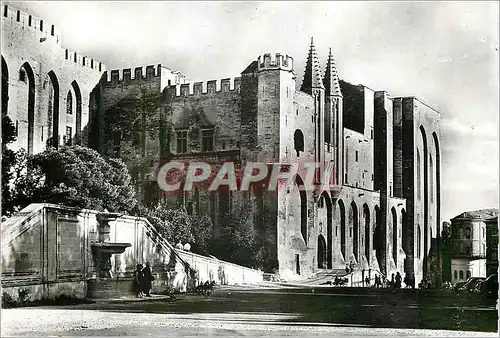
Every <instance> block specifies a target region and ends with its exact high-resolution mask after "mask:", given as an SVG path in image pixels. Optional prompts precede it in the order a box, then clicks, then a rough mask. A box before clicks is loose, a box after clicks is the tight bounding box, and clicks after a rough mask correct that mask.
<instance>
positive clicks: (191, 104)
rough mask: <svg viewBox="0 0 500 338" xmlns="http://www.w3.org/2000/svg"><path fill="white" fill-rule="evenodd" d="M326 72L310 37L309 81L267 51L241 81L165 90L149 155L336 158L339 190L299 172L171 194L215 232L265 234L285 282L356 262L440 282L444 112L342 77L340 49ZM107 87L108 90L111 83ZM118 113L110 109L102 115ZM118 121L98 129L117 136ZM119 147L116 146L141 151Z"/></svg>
mask: <svg viewBox="0 0 500 338" xmlns="http://www.w3.org/2000/svg"><path fill="white" fill-rule="evenodd" d="M321 68H322V67H321V66H320V64H319V61H318V56H317V53H316V50H315V47H314V45H313V44H312V43H311V46H310V51H309V56H308V60H307V64H306V69H305V72H304V79H303V82H302V83H301V84H300V85H298V84H297V83H296V73H295V69H294V61H293V58H292V57H290V56H288V55H282V54H276V55H271V54H264V55H261V56H259V57H258V59H257V60H254V61H252V62H251V63H250V64H249V65H248V66H247V67H246V68H245V69H244V70H243V71H242V73H241V76H240V77H236V78H234V79H222V80H220V81H214V80H212V81H207V82H195V83H185V84H181V85H177V86H170V87H168V86H167V87H166V88H165V89H164V90H163V92H162V93H161V94H162V97H161V100H160V103H159V106H160V110H159V112H158V115H159V116H161V117H160V120H161V122H160V123H159V124H157V127H158V133H156V134H155V133H153V135H160V136H159V139H158V140H157V141H156V145H155V146H154V147H149V148H148V149H154V150H153V152H152V153H150V154H148V156H154V155H156V156H157V158H158V159H159V162H160V164H161V163H165V162H167V161H172V160H176V161H190V160H196V161H205V162H211V163H218V164H220V163H223V162H228V161H232V162H234V163H236V164H237V167H238V165H242V166H244V165H245V163H248V162H255V161H258V162H264V163H288V164H293V163H299V164H304V163H309V162H311V163H312V162H316V163H321V164H324V165H325V167H326V166H327V165H328V164H330V163H331V164H333V167H334V168H335V169H334V171H333V178H334V179H333V180H332V182H330V183H331V185H329V186H322V185H321V184H318V185H317V187H316V189H314V190H313V191H304V190H303V189H301V188H300V187H302V186H303V185H304V182H305V180H306V178H305V177H304V176H303V175H302V174H301V173H299V174H298V175H297V177H296V180H295V183H296V184H295V188H293V189H287V190H283V191H278V192H274V191H273V192H269V191H266V190H265V189H262V186H260V185H253V186H252V188H251V191H250V192H243V191H227V190H224V189H219V190H218V191H208V190H207V189H203V188H202V187H196V188H194V189H192V191H186V192H182V193H179V194H178V195H177V196H175V197H174V200H175V203H179V204H181V205H183V206H184V207H186V209H187V210H188V211H189V212H193V213H204V214H209V215H211V217H212V219H213V222H214V224H215V227H216V230H215V231H216V232H217V226H218V225H220V224H222V223H223V222H224V221H225V219H226V218H227V215H231V214H233V215H234V214H237V215H238V217H239V220H240V221H241V222H245V223H246V224H248V226H250V227H253V228H254V229H255V230H256V231H257V232H258V233H259V234H260V238H261V241H262V247H263V248H265V250H264V251H265V252H264V253H263V254H264V255H265V257H266V259H267V261H268V262H269V265H268V266H267V267H266V269H269V270H272V269H277V270H278V271H279V273H280V275H281V277H284V278H286V279H290V280H294V279H295V280H297V279H304V278H308V277H311V276H312V275H313V274H315V273H317V272H319V271H322V270H336V269H337V270H343V269H344V268H345V266H346V264H350V263H351V262H352V263H354V264H355V265H356V268H355V270H356V271H358V272H359V278H358V279H361V271H363V270H364V272H363V274H369V273H383V274H384V275H386V276H390V275H391V274H392V273H395V272H396V271H399V272H401V273H406V274H409V275H413V276H414V277H415V279H416V280H417V281H419V280H420V279H421V278H422V277H423V276H424V274H428V275H430V276H431V277H432V278H433V280H434V282H435V283H439V279H440V273H439V270H440V269H439V268H436V266H439V264H434V263H433V259H435V258H436V257H433V252H434V253H435V252H436V250H435V246H436V244H437V238H438V237H439V234H440V227H439V224H440V214H439V210H440V152H439V118H440V114H439V113H438V112H437V111H435V110H434V109H432V108H430V107H429V106H428V105H426V104H425V103H422V102H421V101H419V100H418V99H416V98H414V97H391V96H390V95H389V94H388V93H386V92H384V91H374V90H372V89H370V88H368V87H365V86H362V85H358V86H354V85H351V84H349V83H347V82H344V81H341V80H340V79H339V78H338V75H337V70H336V64H335V60H334V58H333V56H332V55H331V53H330V55H329V58H328V62H327V65H326V67H325V68H324V69H325V72H324V74H322V71H321ZM100 86H101V88H104V91H103V92H104V93H106V90H105V89H106V86H108V84H107V83H106V84H104V83H102V82H101V84H100ZM296 88H300V89H296ZM101 90H103V89H101ZM155 93H156V91H155ZM104 96H106V94H104ZM113 109H114V108H113V107H111V109H110V108H108V109H106V106H104V107H103V109H102V111H103V113H100V112H97V115H98V116H99V115H101V114H108V111H113ZM118 119H119V120H121V119H120V117H119V118H118ZM116 126H117V123H114V124H108V125H106V124H101V125H97V129H98V130H100V133H101V135H112V134H116V129H117V127H116ZM110 129H112V130H110ZM147 132H151V129H148V130H147ZM109 142H110V140H104V142H100V143H101V144H108V143H109ZM119 143H120V142H118V141H116V143H115V144H116V145H117V146H116V148H115V149H118V148H120V147H121V149H130V148H133V150H130V151H137V149H139V148H137V147H140V144H139V143H138V144H137V146H135V147H134V146H131V145H130V143H127V142H123V143H121V146H118V144H119ZM142 144H144V143H142ZM106 151H108V153H109V149H108V150H106V149H104V150H103V152H104V153H106ZM122 151H123V150H122ZM115 156H118V153H115ZM121 157H122V158H123V156H121ZM130 163H132V162H130ZM149 164H150V165H152V164H153V163H152V161H150V163H149ZM131 166H133V165H131ZM146 166H147V165H146ZM143 168H144V167H143ZM181 189H182V188H181ZM169 198H170V197H169ZM432 248H434V249H432ZM372 271H373V272H372ZM389 278H390V277H389Z"/></svg>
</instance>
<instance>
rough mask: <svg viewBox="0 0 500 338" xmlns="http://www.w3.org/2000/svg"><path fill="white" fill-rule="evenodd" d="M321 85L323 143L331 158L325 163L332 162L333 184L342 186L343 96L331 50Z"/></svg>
mask: <svg viewBox="0 0 500 338" xmlns="http://www.w3.org/2000/svg"><path fill="white" fill-rule="evenodd" d="M323 83H324V85H325V122H324V125H325V143H327V144H329V145H331V157H330V158H329V159H325V161H328V160H330V161H333V163H334V170H335V173H334V177H335V184H336V185H342V183H343V177H344V168H343V164H344V161H342V150H343V149H344V142H343V140H344V138H343V136H342V131H343V129H344V126H343V122H342V107H343V96H342V91H341V90H340V83H339V76H338V73H337V65H336V63H335V59H334V58H333V55H332V49H331V48H330V52H329V54H328V61H327V63H326V70H325V77H324V79H323Z"/></svg>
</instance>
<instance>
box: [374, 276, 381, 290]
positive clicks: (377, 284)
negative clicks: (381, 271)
mask: <svg viewBox="0 0 500 338" xmlns="http://www.w3.org/2000/svg"><path fill="white" fill-rule="evenodd" d="M379 286H380V277H379V276H378V275H375V287H376V288H378V287H379Z"/></svg>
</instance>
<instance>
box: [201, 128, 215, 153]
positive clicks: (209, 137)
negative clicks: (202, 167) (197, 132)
mask: <svg viewBox="0 0 500 338" xmlns="http://www.w3.org/2000/svg"><path fill="white" fill-rule="evenodd" d="M201 141H202V142H201V151H214V130H213V129H209V130H202V132H201Z"/></svg>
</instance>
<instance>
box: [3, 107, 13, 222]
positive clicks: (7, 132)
mask: <svg viewBox="0 0 500 338" xmlns="http://www.w3.org/2000/svg"><path fill="white" fill-rule="evenodd" d="M15 140H16V128H15V126H14V123H12V120H11V119H10V117H9V116H7V114H5V113H2V215H10V214H11V213H12V212H14V207H13V205H12V192H11V187H10V182H11V180H12V178H13V173H12V168H13V166H14V164H15V160H16V154H15V152H14V151H13V150H11V149H9V148H8V145H9V144H10V143H12V142H14V141H15Z"/></svg>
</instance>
